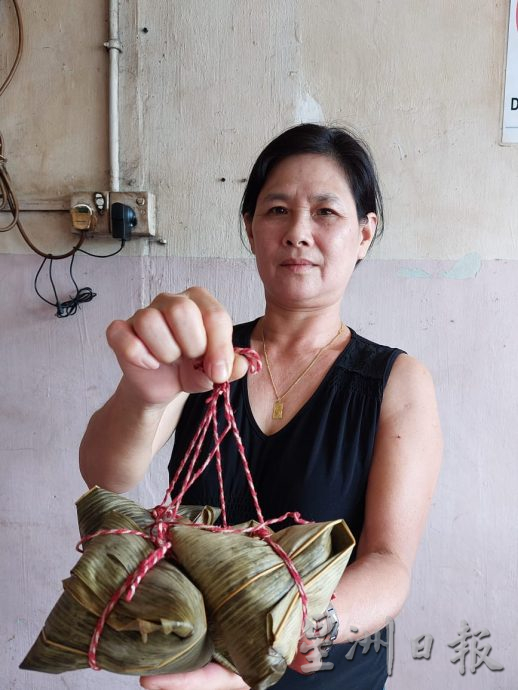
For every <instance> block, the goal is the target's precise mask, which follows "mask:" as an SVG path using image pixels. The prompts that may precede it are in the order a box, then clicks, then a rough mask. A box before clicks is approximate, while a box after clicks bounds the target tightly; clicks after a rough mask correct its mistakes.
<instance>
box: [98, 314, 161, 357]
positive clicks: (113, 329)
mask: <svg viewBox="0 0 518 690" xmlns="http://www.w3.org/2000/svg"><path fill="white" fill-rule="evenodd" d="M106 338H107V340H108V344H109V345H110V347H111V348H112V350H113V351H114V352H115V355H116V356H117V359H118V360H119V363H120V364H121V366H122V364H123V363H125V362H126V363H129V364H133V365H134V366H136V367H141V368H142V369H158V367H159V366H160V362H159V361H158V360H157V359H156V357H154V356H153V355H152V354H151V352H150V351H149V350H148V348H147V347H146V346H145V344H144V342H143V341H142V340H141V339H140V338H138V337H137V336H136V335H135V332H134V330H133V328H132V327H131V325H130V324H129V323H128V322H127V321H113V322H112V323H111V324H110V325H109V326H108V328H107V330H106Z"/></svg>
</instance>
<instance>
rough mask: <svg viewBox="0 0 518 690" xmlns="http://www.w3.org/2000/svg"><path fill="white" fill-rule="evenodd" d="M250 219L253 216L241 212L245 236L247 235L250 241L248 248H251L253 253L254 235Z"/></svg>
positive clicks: (251, 219)
mask: <svg viewBox="0 0 518 690" xmlns="http://www.w3.org/2000/svg"><path fill="white" fill-rule="evenodd" d="M252 221H253V216H251V215H250V214H249V213H243V223H244V224H245V230H246V236H247V237H248V241H249V242H250V249H251V250H252V254H255V248H254V236H253V233H252Z"/></svg>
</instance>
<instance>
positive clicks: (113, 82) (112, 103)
mask: <svg viewBox="0 0 518 690" xmlns="http://www.w3.org/2000/svg"><path fill="white" fill-rule="evenodd" d="M109 28H110V40H109V41H107V42H106V43H105V44H104V45H105V47H106V48H107V49H108V52H109V54H110V77H109V112H110V114H109V119H110V121H109V142H110V191H112V192H118V191H119V189H120V169H119V53H122V45H121V42H120V40H119V0H110V5H109Z"/></svg>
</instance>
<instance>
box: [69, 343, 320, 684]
mask: <svg viewBox="0 0 518 690" xmlns="http://www.w3.org/2000/svg"><path fill="white" fill-rule="evenodd" d="M235 351H236V353H237V354H240V355H242V356H244V357H246V359H247V360H248V370H249V372H250V373H251V374H255V373H256V372H257V371H260V369H261V360H260V358H259V355H258V354H257V352H255V351H254V350H251V349H249V348H235ZM220 397H221V398H222V399H223V409H224V417H225V421H226V425H225V427H224V429H223V430H222V431H221V432H220V431H219V430H218V420H217V406H218V402H219V399H220ZM206 403H207V409H206V412H205V415H204V417H203V419H202V420H201V422H200V426H199V428H198V430H197V431H196V433H195V434H194V437H193V439H192V441H191V443H190V444H189V447H188V449H187V451H186V453H185V455H184V457H183V459H182V461H181V462H180V465H179V467H178V469H177V470H176V472H175V474H174V476H173V479H172V480H171V483H170V484H169V487H168V489H167V491H166V493H165V496H164V499H163V500H162V503H160V504H159V505H158V506H155V508H154V509H153V510H152V511H151V515H152V516H153V519H154V523H153V525H152V526H151V527H150V530H149V533H146V532H142V531H140V530H130V529H103V530H99V531H97V532H95V533H93V534H90V535H87V536H85V537H83V538H82V539H81V540H80V542H79V543H78V545H77V549H78V550H79V551H82V545H83V544H84V543H87V542H89V541H91V540H92V539H95V538H96V537H99V536H107V535H128V534H131V535H133V536H138V537H142V538H143V539H146V540H148V541H150V542H151V543H152V544H153V545H154V546H155V549H154V550H153V551H152V552H151V553H150V554H149V556H147V557H146V558H144V559H143V560H142V561H141V562H140V563H139V565H138V566H137V568H136V569H135V571H134V572H133V573H130V575H128V577H127V578H126V579H125V580H124V582H123V583H122V585H121V586H120V587H119V588H118V589H117V591H116V592H114V594H113V595H112V597H111V598H110V600H109V601H108V603H107V605H106V607H105V608H104V610H103V612H102V613H101V615H100V616H99V619H98V621H97V625H96V626H95V630H94V632H93V634H92V638H91V640H90V646H89V649H88V664H89V666H90V668H92V669H94V670H95V671H99V670H100V667H99V666H98V664H97V650H98V647H99V642H100V639H101V635H102V631H103V629H104V626H105V625H106V621H107V620H108V618H109V616H110V614H111V613H112V611H113V610H114V608H115V607H116V606H117V604H118V602H119V601H120V599H121V598H123V597H124V599H125V601H127V602H130V601H131V600H132V599H133V597H134V595H135V592H136V590H137V587H138V586H139V584H140V583H141V582H142V579H143V578H144V577H145V576H146V574H147V573H148V572H149V571H150V570H151V569H152V568H154V567H155V566H156V564H157V563H159V562H160V561H161V560H162V559H163V558H164V557H165V556H166V555H167V554H168V553H169V552H170V551H171V550H172V548H173V544H172V542H171V541H170V539H171V532H172V530H173V528H174V525H175V524H178V523H180V522H181V523H182V525H184V526H189V527H193V528H198V529H204V530H207V531H211V532H226V533H237V534H247V535H249V536H251V537H257V538H259V539H262V540H263V541H264V542H265V543H267V544H268V545H269V546H270V548H272V549H273V550H274V551H275V553H276V554H277V555H278V556H279V557H280V558H281V559H282V560H283V561H284V563H285V565H286V568H287V570H288V572H289V574H290V575H291V577H292V578H293V581H294V583H295V585H296V587H297V589H298V592H299V595H300V600H301V605H302V625H301V632H303V631H304V626H305V624H306V620H307V602H308V599H307V595H306V592H305V589H304V583H303V581H302V578H301V577H300V574H299V573H298V571H297V569H296V567H295V565H294V563H293V561H292V560H291V558H290V557H289V555H288V554H287V553H286V552H285V551H284V549H283V548H282V547H281V546H280V545H279V544H277V542H275V541H273V540H272V538H271V535H270V532H269V529H268V527H269V525H272V524H276V523H278V522H283V521H284V520H287V519H288V518H291V519H292V520H293V521H294V522H295V523H297V524H307V523H308V522H309V521H308V520H303V519H302V517H301V516H300V513H298V512H287V513H285V514H284V515H282V516H281V517H279V518H272V519H270V520H265V519H264V517H263V513H262V511H261V507H260V506H259V500H258V497H257V492H256V490H255V486H254V482H253V479H252V474H251V472H250V468H249V465H248V461H247V459H246V454H245V449H244V446H243V442H242V440H241V436H240V434H239V431H238V428H237V425H236V420H235V417H234V412H233V410H232V406H231V404H230V384H229V382H228V381H226V382H224V383H218V384H214V387H213V390H212V392H211V394H210V395H209V397H208V398H207V400H206ZM209 428H212V435H213V439H214V447H213V449H212V450H211V452H210V453H209V455H208V456H207V458H206V459H205V461H204V462H203V463H202V464H201V467H199V468H198V469H196V471H195V466H196V464H197V462H198V460H199V457H200V454H201V449H202V446H203V443H204V441H205V438H206V435H207V432H208V430H209ZM229 432H232V435H233V437H234V440H235V443H236V446H237V449H238V453H239V457H240V459H241V464H242V466H243V470H244V472H245V476H246V479H247V483H248V488H249V490H250V494H251V496H252V501H253V504H254V508H255V511H256V514H257V522H258V524H257V525H252V526H251V527H246V528H235V527H229V526H228V522H227V514H226V504H225V495H224V488H223V469H222V461H221V443H222V441H223V439H224V438H225V437H226V436H227V434H228V433H229ZM214 457H215V461H216V471H217V476H218V483H219V495H220V502H221V518H222V523H223V526H222V527H219V526H215V525H204V524H194V523H187V522H185V521H183V520H182V519H181V516H178V510H179V508H180V505H181V502H182V498H183V496H184V494H185V493H186V492H187V491H188V489H189V488H190V487H191V486H192V485H193V484H194V482H195V481H196V480H197V479H198V477H199V476H200V475H201V474H202V473H203V472H204V471H205V469H206V467H207V466H208V465H209V463H210V462H211V460H212V459H213V458H214ZM184 468H186V472H185V477H184V479H183V482H182V485H181V488H180V490H179V491H178V494H177V495H176V497H175V498H174V499H172V498H171V497H172V494H173V491H174V489H175V486H176V483H177V481H178V479H179V477H180V475H181V473H182V471H183V469H184Z"/></svg>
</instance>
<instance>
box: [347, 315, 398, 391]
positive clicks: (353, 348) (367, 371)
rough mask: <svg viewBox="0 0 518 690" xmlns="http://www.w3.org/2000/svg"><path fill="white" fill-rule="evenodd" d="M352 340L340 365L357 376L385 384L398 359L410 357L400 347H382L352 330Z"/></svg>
mask: <svg viewBox="0 0 518 690" xmlns="http://www.w3.org/2000/svg"><path fill="white" fill-rule="evenodd" d="M349 330H350V331H351V340H350V341H349V344H348V346H347V347H346V348H345V350H344V351H343V353H342V356H341V357H340V358H339V361H338V365H339V366H341V367H342V368H345V369H348V370H349V371H352V372H353V373H355V374H358V375H360V376H363V377H367V378H371V379H380V380H382V381H383V383H385V382H386V381H387V379H388V376H389V374H390V371H391V369H392V367H393V365H394V363H395V361H396V360H397V359H399V358H400V355H401V356H404V357H405V358H406V357H408V355H407V354H406V352H405V351H404V350H402V349H401V348H399V347H394V346H391V345H382V344H381V343H378V342H375V341H374V340H369V339H368V338H365V337H364V336H362V335H360V334H359V333H357V332H356V331H355V330H353V329H352V328H349Z"/></svg>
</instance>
